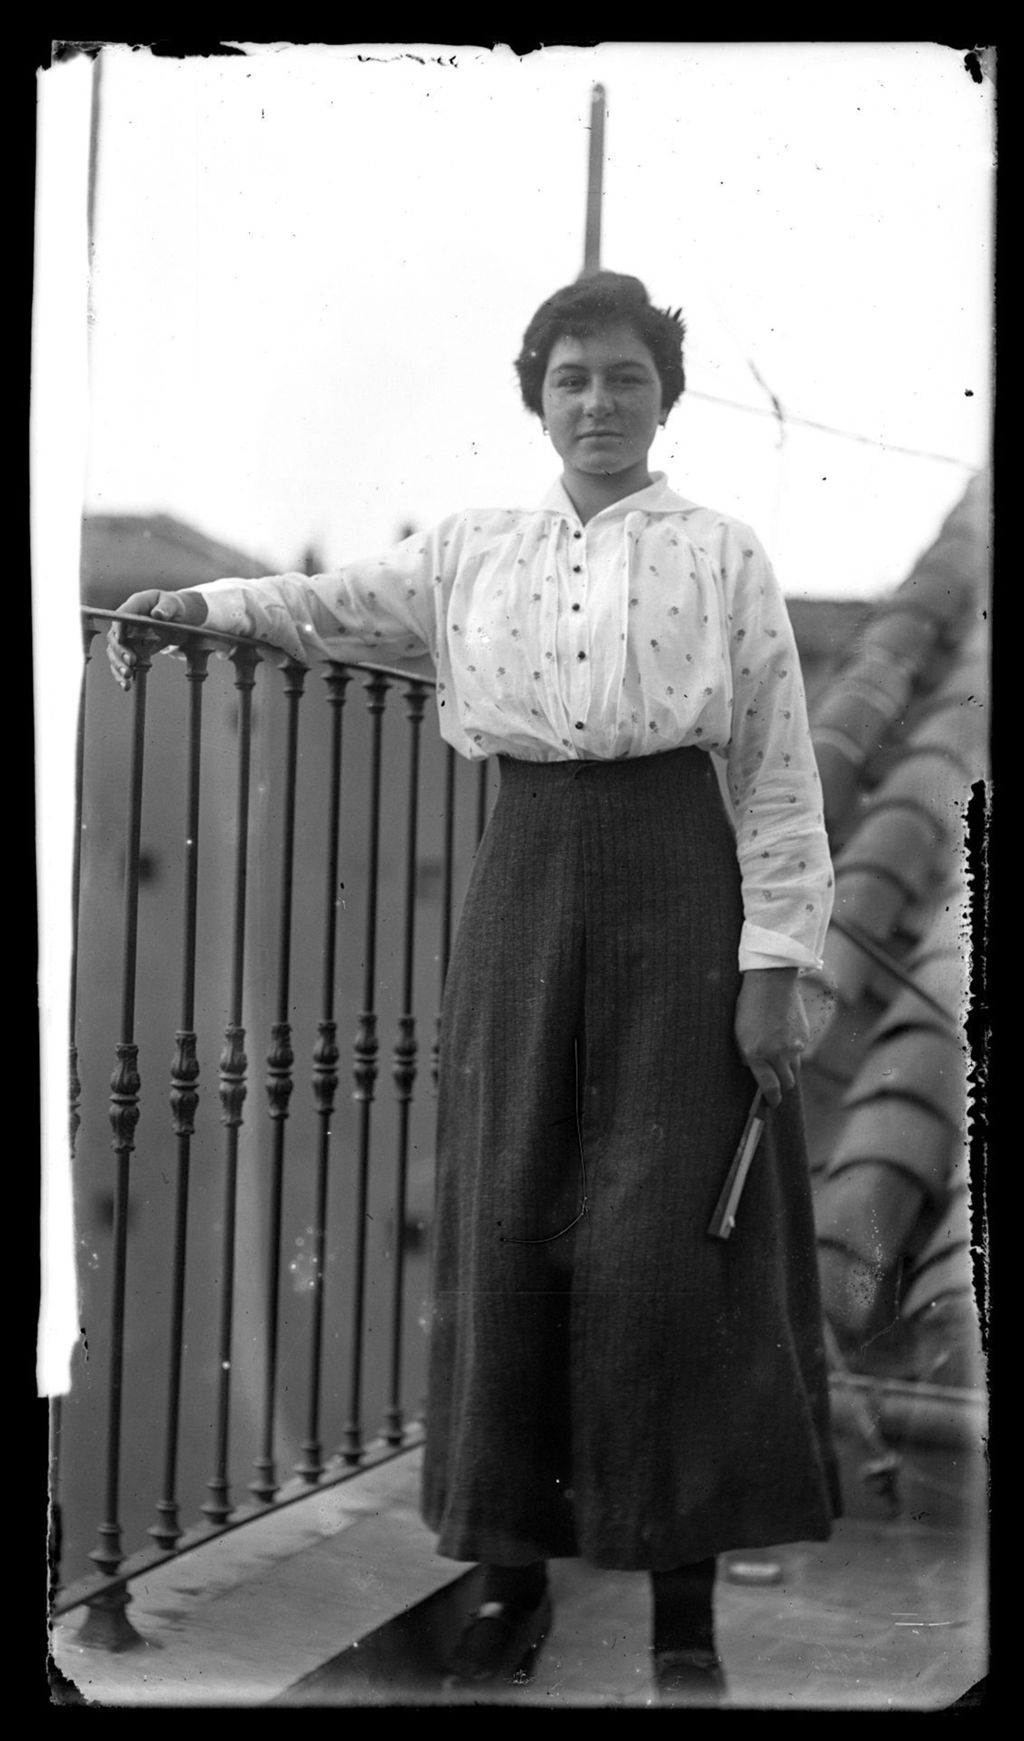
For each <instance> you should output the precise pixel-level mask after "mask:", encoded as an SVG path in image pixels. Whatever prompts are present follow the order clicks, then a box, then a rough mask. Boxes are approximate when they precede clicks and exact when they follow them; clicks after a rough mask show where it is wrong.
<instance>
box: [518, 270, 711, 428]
mask: <svg viewBox="0 0 1024 1741" xmlns="http://www.w3.org/2000/svg"><path fill="white" fill-rule="evenodd" d="M620 321H621V322H622V323H623V324H624V325H628V326H631V327H632V328H633V330H634V332H635V333H636V336H637V338H638V339H641V340H642V341H643V343H644V344H645V345H646V346H647V349H648V350H649V351H650V353H651V356H652V357H653V358H654V364H655V367H656V369H657V371H658V377H659V379H660V381H661V404H662V410H663V411H671V409H672V407H673V405H674V404H675V403H676V400H677V399H678V398H679V397H680V395H681V394H682V392H683V389H684V387H685V386H686V376H685V374H684V372H683V339H684V337H685V335H686V327H685V325H684V323H683V317H682V311H681V310H680V309H671V308H654V307H652V305H651V299H650V297H649V296H648V294H647V290H646V288H645V286H644V285H643V284H641V282H640V280H639V278H631V277H629V275H628V274H627V273H624V272H591V273H588V274H587V275H586V276H584V277H582V278H578V279H577V280H576V282H575V284H567V285H566V286H565V288H564V289H563V290H556V291H555V293H554V295H553V296H549V297H548V299H547V301H546V302H542V303H541V305H540V307H539V308H538V310H537V312H536V314H535V315H534V317H533V319H532V320H531V322H530V324H529V326H528V327H527V329H526V331H525V333H524V334H523V348H522V350H521V351H520V353H519V355H518V357H517V358H516V373H517V375H518V376H519V387H520V391H521V392H522V395H523V404H524V405H525V406H526V408H527V410H528V411H534V412H536V414H537V416H538V417H543V415H544V407H543V401H542V397H541V391H542V388H543V385H544V376H545V374H546V373H547V367H548V358H549V357H550V355H551V351H552V347H553V346H554V345H555V344H556V343H557V341H558V340H559V339H563V338H583V337H587V336H589V335H590V334H591V333H595V332H599V331H601V329H602V328H603V327H608V326H617V325H618V324H619V322H620Z"/></svg>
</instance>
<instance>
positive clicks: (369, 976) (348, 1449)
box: [342, 673, 391, 1466]
mask: <svg viewBox="0 0 1024 1741" xmlns="http://www.w3.org/2000/svg"><path fill="white" fill-rule="evenodd" d="M364 687H365V689H366V691H367V694H368V696H369V701H368V702H367V708H368V711H369V713H370V717H371V720H372V725H373V729H372V740H371V751H370V823H369V830H368V852H369V860H368V865H367V891H366V944H365V955H364V973H363V1008H362V1011H361V1012H360V1016H359V1026H358V1029H357V1032H356V1040H355V1046H354V1048H353V1051H354V1065H353V1076H354V1078H355V1089H354V1091H353V1096H352V1097H353V1099H354V1100H355V1101H356V1103H357V1104H358V1107H359V1161H358V1172H357V1174H356V1209H355V1273H354V1275H353V1278H352V1319H351V1332H350V1333H351V1344H350V1346H351V1361H350V1366H349V1404H348V1420H347V1422H346V1425H345V1432H344V1439H343V1449H342V1455H343V1457H344V1459H345V1462H346V1463H348V1464H350V1465H353V1466H355V1465H357V1464H359V1463H361V1462H362V1458H363V1427H362V1386H363V1317H364V1313H365V1293H366V1204H367V1193H368V1186H369V1177H370V1115H371V1112H372V1109H373V1099H374V1090H375V1085H376V1081H377V1053H378V1050H379V1042H378V1039H377V1011H376V1000H377V903H378V898H379V895H380V889H379V878H380V795H381V736H382V730H381V728H382V725H383V719H382V716H383V713H384V708H385V705H386V697H387V692H388V690H389V688H390V687H391V685H390V683H389V682H388V679H387V678H386V677H384V676H381V675H378V674H376V673H375V674H374V675H373V676H371V677H369V678H367V681H366V684H365V685H364Z"/></svg>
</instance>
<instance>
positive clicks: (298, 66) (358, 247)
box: [85, 42, 993, 596]
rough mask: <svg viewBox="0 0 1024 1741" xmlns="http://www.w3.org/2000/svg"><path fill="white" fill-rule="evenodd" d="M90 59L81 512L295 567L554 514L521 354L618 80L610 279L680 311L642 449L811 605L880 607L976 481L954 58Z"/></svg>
mask: <svg viewBox="0 0 1024 1741" xmlns="http://www.w3.org/2000/svg"><path fill="white" fill-rule="evenodd" d="M101 58H102V73H101V85H100V90H101V98H100V111H99V148H98V156H97V166H96V186H95V223H94V252H93V275H92V285H91V309H90V327H89V333H90V338H89V344H90V352H89V369H90V388H89V431H88V463H87V476H86V484H85V506H86V508H87V510H90V511H102V512H120V511H125V512H135V513H139V512H149V511H162V512H166V513H170V514H174V515H176V516H178V517H179V518H181V519H184V520H187V521H189V522H190V523H192V524H194V525H196V526H198V527H199V528H200V529H201V530H203V531H205V532H207V533H208V534H210V535H211V536H213V537H216V538H218V539H222V540H224V541H225V542H228V543H230V544H232V545H234V546H236V547H237V548H239V549H241V550H244V551H246V552H247V553H251V554H252V555H254V556H257V557H260V558H262V559H263V560H265V561H266V562H268V563H269V564H270V565H271V566H273V567H275V568H289V567H294V566H296V564H297V563H298V561H299V560H300V557H301V554H302V552H303V551H304V549H305V548H306V547H307V546H308V545H310V544H312V545H313V546H314V547H315V548H316V550H317V552H318V554H319V556H320V559H321V561H322V563H323V564H324V565H325V566H332V565H335V564H338V563H340V562H342V561H344V559H345V557H346V556H349V555H351V556H355V555H364V554H367V553H368V552H373V551H376V550H378V549H382V548H385V547H386V546H387V544H388V543H390V542H391V541H393V539H394V538H395V536H396V533H397V530H398V528H399V526H400V524H401V523H403V522H406V521H410V522H413V523H416V524H425V523H430V522H432V521H434V520H436V519H439V518H441V517H442V516H443V515H445V514H447V513H450V512H452V511H453V510H455V509H458V508H462V507H467V506H476V505H509V504H524V503H525V504H528V503H530V502H533V501H535V500H537V499H538V498H539V497H540V496H541V495H542V494H543V493H544V491H545V490H546V489H547V487H548V485H549V483H550V482H551V480H552V478H553V477H554V476H555V475H557V469H558V468H557V461H556V459H555V456H554V454H553V453H552V452H551V450H550V449H549V448H548V446H547V443H546V442H545V440H544V438H543V436H542V434H541V432H540V429H539V426H538V425H537V423H536V420H535V419H532V418H531V417H530V416H529V414H528V413H527V412H525V410H524V409H523V408H522V406H521V404H520V402H519V399H518V393H517V389H516V383H515V377H514V373H513V369H512V358H513V357H514V356H515V354H516V352H517V350H518V348H519V343H520V339H521V335H522V332H523V329H524V327H525V326H526V323H527V321H528V319H529V317H530V315H531V314H532V312H533V310H534V309H535V307H536V306H537V305H538V303H539V302H540V301H541V300H542V299H543V298H544V297H545V296H546V295H547V294H549V293H550V291H552V290H553V289H555V288H556V287H557V286H559V285H561V284H564V283H567V282H569V281H571V280H572V279H573V278H574V277H575V276H576V275H577V273H578V272H579V270H580V267H581V264H582V254H583V227H584V211H585V186H586V163H587V147H588V132H587V129H588V122H589V112H590V93H591V87H592V85H593V83H594V82H595V81H600V82H601V83H602V84H603V85H604V87H605V89H606V93H607V121H606V169H605V180H604V202H603V246H602V263H603V264H605V265H607V266H611V267H614V268H615V269H618V270H623V271H629V272H633V273H635V274H636V275H637V276H639V277H640V278H642V279H643V280H644V282H645V283H646V284H647V286H648V288H649V290H650V292H651V295H652V297H653V298H654V300H655V301H656V302H658V303H660V304H671V305H672V306H673V307H678V306H681V307H682V308H683V311H684V315H685V317H686V320H687V327H688V340H687V365H688V393H687V395H686V396H685V397H684V399H683V400H682V402H681V404H680V405H679V407H678V408H677V409H676V411H675V412H674V413H673V415H672V417H671V419H670V421H669V426H668V430H667V432H666V434H665V436H663V437H661V438H660V440H659V445H658V446H656V448H655V450H654V452H653V455H652V464H653V465H654V466H655V467H657V468H658V469H661V470H664V471H666V472H667V473H668V475H669V479H670V481H671V482H672V483H673V485H674V486H675V487H676V488H677V489H678V490H680V491H681V492H682V493H683V494H684V495H686V496H689V497H691V498H692V499H695V500H698V501H701V502H705V503H708V504H710V505H713V506H714V507H716V508H718V509H723V510H726V511H727V512H731V513H734V514H737V515H738V516H739V517H740V518H742V519H744V520H746V521H748V522H749V523H751V524H752V525H754V526H755V528H756V529H757V531H758V532H759V534H760V535H761V537H762V539H763V540H764V542H765V543H766V544H767V546H768V548H769V550H770V551H771V553H772V555H773V557H774V559H775V562H776V566H777V568H778V571H779V574H780V578H781V580H782V583H783V586H784V588H785V589H786V590H787V591H788V592H790V593H794V594H803V595H829V596H851V595H853V596H871V595H874V594H876V593H878V592H880V591H884V590H885V589H887V588H889V587H891V586H893V585H895V584H897V583H898V582H899V580H901V579H902V578H903V576H904V574H905V573H906V572H907V569H908V567H909V565H910V564H911V563H912V561H913V560H914V558H915V556H916V555H917V554H918V553H919V552H920V550H921V549H922V548H923V547H924V546H926V545H927V544H928V543H929V542H931V539H932V538H933V537H934V535H935V533H936V532H937V530H938V526H939V523H940V522H941V519H942V517H943V515H944V514H945V513H946V512H948V510H949V508H950V507H951V506H952V504H953V503H954V502H955V501H956V499H957V498H958V496H959V494H960V493H961V491H962V489H963V486H964V483H965V482H966V480H967V478H968V476H969V475H970V472H971V470H972V469H974V468H977V467H978V466H980V465H982V464H984V463H985V459H986V451H987V441H988V428H989V415H990V395H989V378H988V377H989V363H990V352H991V347H992V331H991V311H990V304H991V274H992V239H991V233H990V232H991V205H992V186H991V178H992V166H993V93H992V86H991V83H990V81H989V80H987V79H986V80H985V81H984V82H983V83H981V84H979V83H977V82H976V81H975V80H974V79H972V78H971V76H970V74H969V72H968V71H967V70H966V69H965V66H964V61H963V55H962V53H961V52H959V51H955V50H953V49H950V48H947V47H943V46H941V45H938V44H931V43H924V42H921V43H914V42H909V43H908V42H897V43H859V42H852V43H791V42H786V43H720V44H716V43H646V42H645V43H611V44H605V45H601V46H598V47H596V48H593V49H583V48H577V47H562V48H550V49H545V50H542V51H540V52H537V53H534V54H529V55H525V56H517V55H516V54H514V53H513V52H512V51H511V50H509V49H501V48H499V49H494V50H488V49H483V48H472V47H470V48H466V47H460V46H458V45H452V46H445V45H437V44H428V45H415V44H386V45H377V46H376V47H375V46H374V45H372V44H367V45H344V46H343V47H330V46H320V47H311V48H304V47H297V46H294V45H288V44H284V45H277V46H275V47H271V46H269V45H255V46H252V45H251V46H250V49H249V52H247V53H246V54H244V55H239V56H232V57H227V58H223V57H216V58H206V59H201V58H194V59H187V60H183V61H171V60H164V59H159V58H155V57H154V56H153V55H152V54H150V53H149V52H148V51H132V50H131V49H129V48H127V47H125V46H119V45H114V46H112V47H110V48H108V49H106V50H105V51H104V52H103V55H102V57H101ZM771 395H774V396H775V397H776V399H777V400H778V401H779V402H780V404H781V407H782V409H783V411H784V413H785V414H786V415H785V421H784V422H782V423H780V421H779V420H778V418H777V417H775V416H774V415H773V412H772V398H771ZM720 400H727V401H733V402H736V403H738V404H739V405H742V406H744V407H747V408H748V409H746V410H737V409H735V408H734V407H733V405H723V404H721V403H718V401H720ZM799 419H803V420H806V421H808V422H812V423H814V422H816V423H824V424H829V425H834V426H836V427H838V428H841V429H843V430H845V431H848V432H849V433H850V435H852V436H855V437H859V438H860V439H847V438H845V437H840V436H835V435H830V434H827V433H825V432H823V431H820V430H814V429H809V428H807V427H806V426H805V423H802V422H800V421H798V420H799ZM902 448H910V449H917V450H921V452H922V453H923V454H926V455H939V456H942V457H939V458H932V457H915V456H913V455H910V454H905V453H902V452H899V451H897V450H899V449H902ZM950 461H956V462H958V463H956V464H953V463H949V462H950Z"/></svg>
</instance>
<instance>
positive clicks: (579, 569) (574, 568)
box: [572, 562, 583, 574]
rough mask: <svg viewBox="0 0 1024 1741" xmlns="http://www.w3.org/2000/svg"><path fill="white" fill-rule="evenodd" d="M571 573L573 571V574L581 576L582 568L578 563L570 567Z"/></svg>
mask: <svg viewBox="0 0 1024 1741" xmlns="http://www.w3.org/2000/svg"><path fill="white" fill-rule="evenodd" d="M572 571H573V574H582V573H583V568H582V566H581V564H580V563H578V562H574V563H573V565H572Z"/></svg>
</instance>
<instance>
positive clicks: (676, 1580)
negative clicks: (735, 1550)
mask: <svg viewBox="0 0 1024 1741" xmlns="http://www.w3.org/2000/svg"><path fill="white" fill-rule="evenodd" d="M714 1583H715V1561H714V1560H713V1559H710V1560H698V1561H697V1562H696V1564H695V1565H692V1566H677V1567H676V1569H675V1571H672V1572H652V1573H651V1590H652V1593H653V1596H654V1637H653V1641H652V1642H653V1646H654V1649H655V1650H656V1651H660V1650H709V1651H713V1650H714V1648H715V1623H714V1610H713V1591H714Z"/></svg>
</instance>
